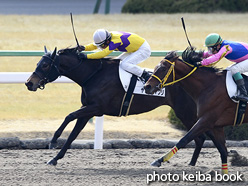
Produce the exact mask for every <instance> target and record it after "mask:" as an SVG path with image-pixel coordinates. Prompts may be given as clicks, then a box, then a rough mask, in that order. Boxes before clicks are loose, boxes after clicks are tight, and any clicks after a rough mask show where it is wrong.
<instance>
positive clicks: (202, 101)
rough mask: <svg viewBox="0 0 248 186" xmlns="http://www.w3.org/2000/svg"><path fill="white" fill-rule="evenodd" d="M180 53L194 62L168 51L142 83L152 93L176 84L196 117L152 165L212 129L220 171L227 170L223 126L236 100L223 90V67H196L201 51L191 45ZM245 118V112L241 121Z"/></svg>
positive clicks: (231, 118) (230, 117) (232, 114)
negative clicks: (192, 104)
mask: <svg viewBox="0 0 248 186" xmlns="http://www.w3.org/2000/svg"><path fill="white" fill-rule="evenodd" d="M182 56H183V59H184V60H185V61H187V62H188V63H191V62H192V64H194V65H191V64H188V63H186V62H184V61H182V60H181V59H179V58H178V56H177V54H176V52H174V51H172V52H170V53H169V54H167V55H166V57H165V58H164V59H163V60H162V61H161V62H160V63H159V65H157V66H156V67H155V69H154V73H153V75H152V77H151V78H150V79H149V80H148V82H147V83H146V85H145V91H146V93H150V94H152V93H154V92H156V91H157V90H159V89H160V88H161V87H165V86H169V85H170V84H174V83H176V84H178V85H179V86H181V87H182V88H183V89H184V90H185V91H186V92H187V93H188V94H189V95H190V96H191V97H192V98H193V100H194V101H195V103H196V105H197V115H198V118H199V119H198V121H197V122H196V123H195V125H194V126H193V127H192V128H191V130H190V131H188V133H187V134H186V135H185V136H184V137H183V138H182V139H181V140H180V141H179V142H178V143H177V144H176V146H175V147H174V148H173V149H172V150H171V151H170V152H168V153H167V154H166V155H165V156H163V157H162V158H160V159H158V160H156V161H155V162H153V163H152V165H153V166H160V165H161V163H162V162H165V161H168V160H169V159H170V158H171V157H172V156H173V155H174V154H175V153H176V152H177V151H178V150H179V149H181V148H183V147H185V146H186V145H187V144H188V143H189V142H190V141H192V140H193V139H194V138H196V137H197V136H199V135H201V134H203V133H204V132H206V131H210V130H212V131H214V133H215V138H216V141H215V145H216V147H217V149H218V150H219V152H220V154H221V160H222V172H223V173H224V174H227V173H228V168H227V151H226V148H225V145H224V139H225V138H224V132H223V127H224V126H228V125H233V123H234V117H235V111H236V103H234V102H233V101H232V100H231V99H230V98H229V96H228V94H227V90H226V86H225V77H226V71H219V70H218V69H216V68H213V67H201V68H199V67H197V66H196V65H195V64H196V63H195V62H197V61H201V56H202V53H201V52H199V53H198V52H196V51H195V49H193V50H191V49H190V48H188V49H186V50H185V51H184V53H183V55H182ZM247 121H248V117H247V116H246V117H245V119H244V122H247Z"/></svg>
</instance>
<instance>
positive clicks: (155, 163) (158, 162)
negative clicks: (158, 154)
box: [151, 160, 161, 167]
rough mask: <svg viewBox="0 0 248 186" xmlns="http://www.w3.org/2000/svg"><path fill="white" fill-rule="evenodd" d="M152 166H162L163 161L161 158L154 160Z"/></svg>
mask: <svg viewBox="0 0 248 186" xmlns="http://www.w3.org/2000/svg"><path fill="white" fill-rule="evenodd" d="M151 166H154V167H160V166H161V162H160V161H159V160H156V161H154V162H152V163H151Z"/></svg>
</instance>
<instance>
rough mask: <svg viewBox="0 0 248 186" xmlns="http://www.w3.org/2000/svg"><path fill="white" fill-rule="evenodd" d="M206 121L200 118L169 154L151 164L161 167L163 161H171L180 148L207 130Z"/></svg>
mask: <svg viewBox="0 0 248 186" xmlns="http://www.w3.org/2000/svg"><path fill="white" fill-rule="evenodd" d="M204 123H205V122H203V120H202V119H201V120H198V121H197V123H196V124H195V125H194V126H193V127H192V128H191V129H190V130H189V131H188V133H187V134H186V135H185V136H184V137H183V138H182V139H181V140H180V141H179V142H178V143H177V144H176V146H174V147H173V148H172V149H171V150H170V151H169V152H168V153H167V154H165V155H164V156H162V157H161V158H159V159H157V160H156V161H154V162H153V163H152V164H151V165H152V166H155V167H160V166H161V163H162V162H167V161H169V160H170V159H171V158H172V156H174V155H175V154H176V152H177V151H178V150H179V149H180V148H183V147H185V146H186V145H187V144H188V143H189V142H191V141H192V140H193V139H195V138H196V137H198V136H199V135H201V134H203V133H204V132H205V131H206V130H207V128H205V127H204V126H205V125H204Z"/></svg>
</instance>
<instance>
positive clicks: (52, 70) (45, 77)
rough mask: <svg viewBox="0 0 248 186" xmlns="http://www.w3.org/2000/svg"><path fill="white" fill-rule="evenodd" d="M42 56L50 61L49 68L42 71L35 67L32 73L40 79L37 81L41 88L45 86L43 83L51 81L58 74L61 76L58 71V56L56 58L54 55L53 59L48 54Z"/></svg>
mask: <svg viewBox="0 0 248 186" xmlns="http://www.w3.org/2000/svg"><path fill="white" fill-rule="evenodd" d="M42 57H43V58H47V59H48V61H49V63H50V67H49V70H47V71H46V72H44V71H43V70H41V69H40V68H36V69H35V71H34V74H35V75H37V76H38V77H39V79H40V81H39V83H38V87H39V88H40V89H41V90H43V89H44V88H45V85H46V84H47V83H49V82H52V81H54V80H55V79H57V78H58V77H59V76H61V73H60V71H59V58H57V57H56V55H55V57H54V59H52V58H51V57H50V56H48V55H43V56H42Z"/></svg>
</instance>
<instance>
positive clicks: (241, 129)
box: [168, 109, 248, 140]
mask: <svg viewBox="0 0 248 186" xmlns="http://www.w3.org/2000/svg"><path fill="white" fill-rule="evenodd" d="M168 118H169V121H170V123H171V124H172V125H174V126H175V127H176V128H177V129H181V130H187V129H186V127H185V126H184V125H183V123H182V122H181V120H180V119H178V117H177V116H176V114H175V112H174V110H173V109H171V110H170V111H169V113H168ZM224 131H225V136H226V139H227V140H248V125H247V124H243V125H241V126H237V127H233V126H227V127H224Z"/></svg>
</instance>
